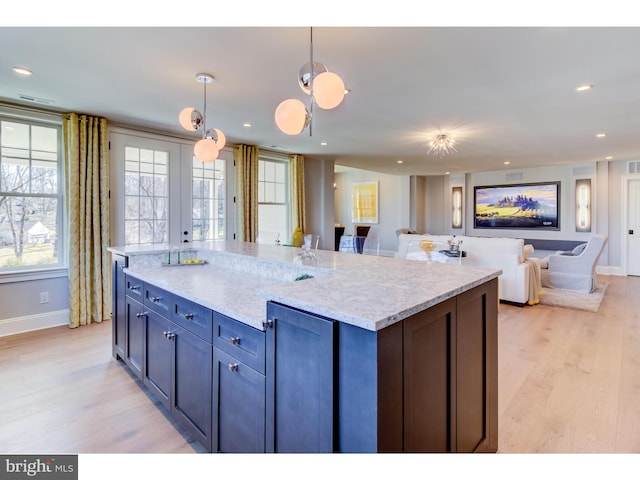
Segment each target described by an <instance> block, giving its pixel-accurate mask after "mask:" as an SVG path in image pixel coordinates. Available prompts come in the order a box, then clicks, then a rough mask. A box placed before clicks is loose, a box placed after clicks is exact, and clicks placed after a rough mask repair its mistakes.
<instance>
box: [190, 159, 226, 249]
mask: <svg viewBox="0 0 640 480" xmlns="http://www.w3.org/2000/svg"><path fill="white" fill-rule="evenodd" d="M192 175H193V177H192V197H193V200H192V202H193V203H192V222H193V224H192V230H193V239H194V240H214V239H222V238H225V231H224V224H225V198H226V195H225V179H224V175H225V161H224V160H221V159H216V160H214V161H213V162H201V161H199V160H197V159H195V158H194V160H193V164H192Z"/></svg>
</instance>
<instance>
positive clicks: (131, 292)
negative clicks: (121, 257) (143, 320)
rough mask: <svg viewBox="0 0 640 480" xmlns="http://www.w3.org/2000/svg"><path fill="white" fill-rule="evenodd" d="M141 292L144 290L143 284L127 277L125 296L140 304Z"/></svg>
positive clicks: (134, 278)
mask: <svg viewBox="0 0 640 480" xmlns="http://www.w3.org/2000/svg"><path fill="white" fill-rule="evenodd" d="M143 290H144V282H143V281H142V280H139V279H137V278H136V277H132V276H130V275H127V281H126V292H127V296H129V297H132V298H135V299H136V300H138V301H139V302H140V303H142V292H143Z"/></svg>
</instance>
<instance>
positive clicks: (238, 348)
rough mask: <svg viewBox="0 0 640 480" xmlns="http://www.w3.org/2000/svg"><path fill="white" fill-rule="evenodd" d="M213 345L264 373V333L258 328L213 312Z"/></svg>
mask: <svg viewBox="0 0 640 480" xmlns="http://www.w3.org/2000/svg"><path fill="white" fill-rule="evenodd" d="M213 324H214V327H215V328H214V335H213V345H214V346H215V347H217V348H219V349H220V350H222V351H224V352H227V353H228V354H229V355H232V356H233V357H235V358H237V359H238V360H240V361H241V362H243V363H245V364H246V365H248V366H249V367H251V368H253V369H254V370H256V371H258V372H260V373H262V374H264V373H265V334H264V332H261V331H260V330H256V329H255V328H253V327H250V326H248V325H245V324H244V323H241V322H238V321H237V320H234V319H233V318H230V317H227V316H225V315H222V314H221V313H218V312H214V314H213Z"/></svg>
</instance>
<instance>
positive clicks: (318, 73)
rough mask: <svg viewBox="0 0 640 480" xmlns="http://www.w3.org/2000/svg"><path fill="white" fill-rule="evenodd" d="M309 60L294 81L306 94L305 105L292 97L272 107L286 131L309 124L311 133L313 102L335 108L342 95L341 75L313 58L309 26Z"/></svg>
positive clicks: (300, 131) (292, 130)
mask: <svg viewBox="0 0 640 480" xmlns="http://www.w3.org/2000/svg"><path fill="white" fill-rule="evenodd" d="M310 30H311V31H310V39H311V41H310V44H309V62H308V63H305V64H304V65H303V66H302V67H301V68H300V71H299V72H298V85H299V86H300V89H301V90H302V91H303V92H304V93H305V94H307V95H309V108H307V107H306V106H305V104H304V103H303V102H302V101H300V100H298V99H295V98H289V99H287V100H284V101H283V102H281V103H280V104H279V105H278V107H277V108H276V111H275V121H276V125H277V126H278V128H279V129H280V130H281V131H282V132H283V133H286V134H287V135H298V134H299V133H302V131H303V130H304V129H305V128H306V127H309V136H312V131H311V121H312V117H313V105H314V103H315V104H316V105H317V106H318V107H320V108H322V109H323V110H331V109H333V108H336V107H337V106H338V105H340V103H342V100H343V99H344V96H345V93H346V90H345V87H344V82H343V81H342V79H341V78H340V77H339V76H338V75H336V74H335V73H333V72H330V71H329V69H328V68H327V67H326V65H325V64H323V63H320V62H314V60H313V27H311V29H310Z"/></svg>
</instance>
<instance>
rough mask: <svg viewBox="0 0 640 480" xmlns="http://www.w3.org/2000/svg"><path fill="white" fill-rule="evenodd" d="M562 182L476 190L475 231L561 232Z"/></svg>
mask: <svg viewBox="0 0 640 480" xmlns="http://www.w3.org/2000/svg"><path fill="white" fill-rule="evenodd" d="M559 212H560V182H545V183H528V184H521V185H494V186H488V187H474V217H475V228H512V229H540V230H559V229H560V213H559Z"/></svg>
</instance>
